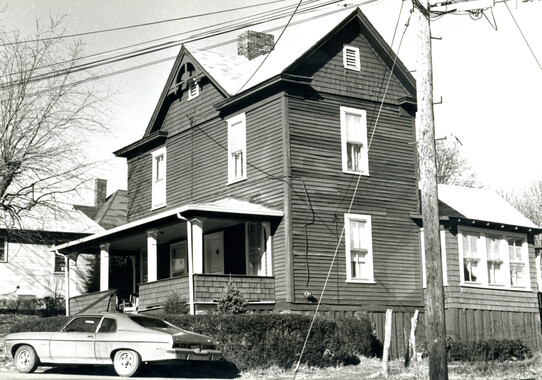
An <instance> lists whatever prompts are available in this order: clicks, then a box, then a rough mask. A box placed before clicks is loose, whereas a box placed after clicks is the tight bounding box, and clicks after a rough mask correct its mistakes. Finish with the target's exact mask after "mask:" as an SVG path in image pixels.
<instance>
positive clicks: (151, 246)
mask: <svg viewBox="0 0 542 380" xmlns="http://www.w3.org/2000/svg"><path fill="white" fill-rule="evenodd" d="M157 236H158V231H157V230H149V231H147V279H148V280H147V281H148V282H153V281H156V280H157V279H158V247H157V241H156V238H157Z"/></svg>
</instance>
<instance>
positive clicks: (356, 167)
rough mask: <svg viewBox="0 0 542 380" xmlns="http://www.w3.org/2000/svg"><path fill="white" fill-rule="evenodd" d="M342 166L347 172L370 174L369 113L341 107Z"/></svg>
mask: <svg viewBox="0 0 542 380" xmlns="http://www.w3.org/2000/svg"><path fill="white" fill-rule="evenodd" d="M341 148H342V149H341V150H342V167H343V172H345V173H354V174H363V175H369V159H368V150H367V113H366V112H365V111H364V110H360V109H356V108H349V107H341Z"/></svg>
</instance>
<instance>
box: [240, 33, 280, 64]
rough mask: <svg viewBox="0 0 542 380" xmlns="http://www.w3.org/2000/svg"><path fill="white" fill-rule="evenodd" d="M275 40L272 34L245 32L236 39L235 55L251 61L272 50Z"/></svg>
mask: <svg viewBox="0 0 542 380" xmlns="http://www.w3.org/2000/svg"><path fill="white" fill-rule="evenodd" d="M274 44H275V38H274V36H273V35H272V34H266V33H260V32H255V31H253V30H247V31H246V32H244V33H242V34H240V35H239V36H238V37H237V54H238V55H243V56H245V57H247V58H248V59H249V60H252V59H254V58H256V57H259V56H260V55H263V54H267V53H269V52H270V51H271V50H273V46H274Z"/></svg>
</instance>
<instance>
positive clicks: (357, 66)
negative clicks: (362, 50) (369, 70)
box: [343, 45, 361, 71]
mask: <svg viewBox="0 0 542 380" xmlns="http://www.w3.org/2000/svg"><path fill="white" fill-rule="evenodd" d="M352 59H353V61H354V62H353V65H352V64H351V62H349V61H351V60H352ZM343 66H344V68H345V69H350V70H355V71H361V63H360V56H359V48H358V47H355V46H352V45H344V46H343Z"/></svg>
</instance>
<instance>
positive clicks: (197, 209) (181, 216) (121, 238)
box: [51, 198, 284, 253]
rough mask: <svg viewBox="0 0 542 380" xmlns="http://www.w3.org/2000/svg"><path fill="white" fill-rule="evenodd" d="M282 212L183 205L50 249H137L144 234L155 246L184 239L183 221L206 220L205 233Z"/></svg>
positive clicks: (244, 205) (222, 204)
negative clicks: (152, 236) (153, 231)
mask: <svg viewBox="0 0 542 380" xmlns="http://www.w3.org/2000/svg"><path fill="white" fill-rule="evenodd" d="M283 215H284V213H283V212H282V211H277V210H273V209H270V208H267V207H264V206H261V205H259V204H255V203H250V202H245V201H241V200H236V199H229V198H227V199H222V200H220V201H217V202H213V203H205V204H196V205H186V206H182V207H178V208H174V209H170V210H167V211H164V212H162V213H159V214H156V215H152V216H149V217H147V218H143V219H140V220H136V221H134V222H130V223H127V224H124V225H122V226H119V227H115V228H112V229H110V230H106V231H103V232H100V233H97V234H94V235H91V236H87V237H84V238H81V239H78V240H74V241H71V242H68V243H65V244H61V245H58V246H55V247H53V248H52V249H51V250H52V251H58V252H61V253H82V252H84V253H97V252H99V247H100V244H104V243H109V244H110V249H111V250H126V251H130V250H139V249H141V247H145V245H146V243H145V242H146V231H148V230H151V229H156V230H158V237H157V238H158V243H159V244H160V243H161V242H169V241H174V240H183V239H186V219H185V218H193V217H205V218H206V222H205V226H204V232H212V231H213V230H218V229H219V228H221V227H227V226H229V225H233V224H236V223H240V222H241V221H242V220H246V219H260V220H276V221H280V219H281V218H282V216H283Z"/></svg>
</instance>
